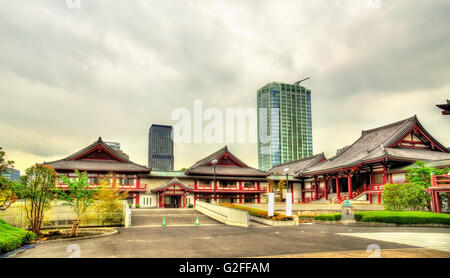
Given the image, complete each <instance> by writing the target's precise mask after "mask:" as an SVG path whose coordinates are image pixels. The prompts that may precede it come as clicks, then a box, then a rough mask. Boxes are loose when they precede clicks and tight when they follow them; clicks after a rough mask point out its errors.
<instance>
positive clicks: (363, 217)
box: [314, 211, 450, 225]
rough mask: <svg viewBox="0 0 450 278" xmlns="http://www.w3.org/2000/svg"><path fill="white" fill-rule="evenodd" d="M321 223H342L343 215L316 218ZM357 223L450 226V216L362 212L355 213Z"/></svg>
mask: <svg viewBox="0 0 450 278" xmlns="http://www.w3.org/2000/svg"><path fill="white" fill-rule="evenodd" d="M314 219H315V220H321V221H340V220H341V214H340V213H333V214H322V215H317V216H315V217H314ZM355 220H356V221H357V222H381V223H394V224H444V225H450V215H448V214H443V213H434V212H428V211H361V212H355Z"/></svg>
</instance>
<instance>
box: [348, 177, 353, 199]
mask: <svg viewBox="0 0 450 278" xmlns="http://www.w3.org/2000/svg"><path fill="white" fill-rule="evenodd" d="M347 187H348V199H349V200H350V199H352V193H353V188H352V175H351V172H348V173H347Z"/></svg>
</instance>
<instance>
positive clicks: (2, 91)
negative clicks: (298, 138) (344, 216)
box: [0, 0, 450, 168]
mask: <svg viewBox="0 0 450 278" xmlns="http://www.w3.org/2000/svg"><path fill="white" fill-rule="evenodd" d="M449 12H450V5H449V4H448V1H444V0H436V1H421V0H414V1H410V0H408V1H405V0H398V1H385V0H382V1H381V7H380V8H379V9H376V8H369V7H368V6H367V1H366V0H349V1H337V0H336V1H335V0H332V1H328V0H327V1H326V0H320V1H319V0H303V1H298V0H288V1H282V2H281V3H280V1H263V2H261V1H252V0H251V1H206V2H205V1H199V0H197V1H194V0H192V1H144V0H142V1H133V2H124V1H118V0H92V1H85V0H82V6H81V9H69V8H67V5H66V1H65V0H60V1H50V0H41V1H32V2H28V1H27V2H25V1H3V2H1V3H0V37H1V38H2V39H1V42H0V96H1V100H2V109H1V110H0V127H1V133H0V145H1V146H2V147H4V149H5V150H6V151H7V152H8V150H10V153H17V154H20V158H21V159H24V162H22V163H21V165H26V164H28V165H31V164H33V163H34V162H37V161H34V160H33V159H37V158H39V159H45V160H50V159H48V158H53V157H59V158H61V157H64V156H65V155H68V154H70V153H73V152H75V151H77V150H79V149H80V148H82V147H83V146H86V145H88V144H90V143H92V142H93V141H94V140H96V139H97V137H98V136H102V137H103V138H104V139H105V140H115V141H119V142H121V143H122V147H123V148H124V150H125V151H126V152H127V153H129V154H130V156H131V158H132V159H133V160H135V161H136V162H138V163H141V164H146V161H147V132H148V128H149V127H150V125H151V124H152V123H159V124H175V123H174V122H172V121H171V120H170V115H171V112H172V110H173V109H175V108H177V107H186V108H188V109H190V110H192V107H193V101H194V100H195V99H201V100H203V102H204V107H205V108H207V107H218V108H220V109H223V111H225V110H224V109H225V108H227V107H231V108H234V107H255V106H256V91H257V89H258V88H260V87H262V86H264V85H265V84H266V83H268V82H271V81H282V82H294V81H296V80H298V79H300V78H303V77H307V76H310V77H311V79H310V80H309V81H306V82H305V83H304V85H305V86H307V87H309V88H310V89H311V90H312V95H313V96H312V102H313V103H312V112H313V125H314V127H313V140H314V151H315V152H316V153H317V152H322V151H326V152H327V153H331V154H334V151H335V149H336V148H340V147H342V146H345V145H348V144H350V143H352V142H353V140H355V139H357V137H359V134H360V131H361V130H362V129H367V128H371V127H376V126H378V125H382V124H386V123H389V122H394V121H397V120H400V119H403V118H406V117H409V116H411V115H414V114H418V116H419V119H420V120H421V121H422V123H423V124H424V126H425V127H426V128H428V129H430V131H432V133H433V135H435V136H436V137H437V138H439V139H440V140H441V143H443V144H444V145H450V138H449V137H448V134H449V126H450V125H448V122H449V119H448V118H445V117H444V116H441V114H440V111H439V110H438V109H437V108H435V106H434V105H435V104H437V103H441V102H443V101H445V98H446V95H448V93H446V92H448V85H447V84H449V81H450V80H449V79H450V74H449V73H450V65H448V63H447V61H449V60H450V57H449V56H450V41H449V37H448V35H447V34H448V33H450V19H449V18H448V14H449ZM447 98H448V97H447ZM436 126H439V127H441V128H436ZM5 130H6V131H5ZM253 132H256V131H253ZM330 138H333V140H331V139H330ZM220 147H222V145H221V144H210V145H199V144H192V145H189V146H186V145H182V144H180V145H177V146H176V168H182V167H186V166H189V165H190V164H192V163H193V162H195V161H196V160H198V159H200V158H201V157H202V156H206V155H208V154H209V153H212V152H214V151H215V150H216V149H217V148H220ZM231 147H232V151H233V152H234V153H235V154H237V155H238V156H239V157H241V158H242V159H243V160H244V161H246V162H248V164H250V165H252V166H256V165H257V149H256V145H255V144H243V145H240V144H235V145H233V146H231ZM25 154H26V155H25ZM11 159H13V160H16V161H17V160H18V159H17V158H14V157H11Z"/></svg>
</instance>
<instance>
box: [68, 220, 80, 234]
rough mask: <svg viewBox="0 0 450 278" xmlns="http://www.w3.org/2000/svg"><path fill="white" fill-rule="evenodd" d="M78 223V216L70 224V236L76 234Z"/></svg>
mask: <svg viewBox="0 0 450 278" xmlns="http://www.w3.org/2000/svg"><path fill="white" fill-rule="evenodd" d="M79 224H80V220H79V218H77V219H76V220H75V221H74V222H73V224H72V231H70V237H76V236H77V230H78V225H79Z"/></svg>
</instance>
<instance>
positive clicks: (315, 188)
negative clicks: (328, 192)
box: [314, 177, 318, 200]
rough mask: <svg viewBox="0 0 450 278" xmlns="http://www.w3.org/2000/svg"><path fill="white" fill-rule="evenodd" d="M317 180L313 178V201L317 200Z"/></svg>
mask: <svg viewBox="0 0 450 278" xmlns="http://www.w3.org/2000/svg"><path fill="white" fill-rule="evenodd" d="M317 193H318V191H317V179H316V177H314V200H317Z"/></svg>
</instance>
